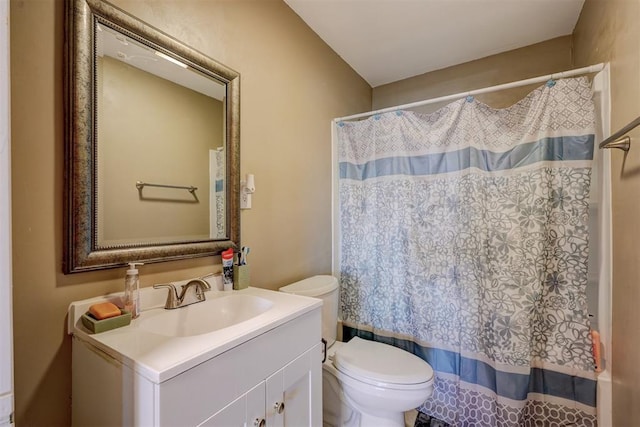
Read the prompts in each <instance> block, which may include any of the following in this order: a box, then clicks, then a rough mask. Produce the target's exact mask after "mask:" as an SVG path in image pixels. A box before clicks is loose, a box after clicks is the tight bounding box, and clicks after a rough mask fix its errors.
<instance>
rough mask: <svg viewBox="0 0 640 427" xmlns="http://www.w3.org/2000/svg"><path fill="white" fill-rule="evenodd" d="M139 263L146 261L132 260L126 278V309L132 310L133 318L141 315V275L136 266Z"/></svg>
mask: <svg viewBox="0 0 640 427" xmlns="http://www.w3.org/2000/svg"><path fill="white" fill-rule="evenodd" d="M138 265H144V263H142V262H130V263H129V269H128V270H127V275H126V276H125V278H124V309H125V310H127V311H129V312H131V318H132V319H135V318H137V317H138V316H139V315H140V300H139V293H140V276H139V275H138V269H137V268H136V266H138Z"/></svg>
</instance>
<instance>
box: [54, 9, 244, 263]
mask: <svg viewBox="0 0 640 427" xmlns="http://www.w3.org/2000/svg"><path fill="white" fill-rule="evenodd" d="M66 13H67V16H66V53H67V56H66V67H67V68H66V74H65V82H66V99H65V104H66V135H65V170H66V175H65V215H64V218H65V233H64V234H65V246H64V263H63V270H64V272H65V273H75V272H81V271H90V270H98V269H104V268H112V267H118V266H123V265H125V264H126V263H127V262H131V261H142V262H159V261H165V260H176V259H183V258H191V257H197V256H207V255H217V254H219V253H220V252H221V251H222V250H224V249H226V248H229V247H236V248H237V246H238V244H239V237H240V228H239V191H240V190H239V186H240V177H239V164H240V159H239V156H240V147H239V145H240V142H239V125H240V122H239V120H240V118H239V115H240V105H239V103H240V95H239V80H240V76H239V74H238V73H237V72H235V71H233V70H231V69H229V68H227V67H226V66H224V65H222V64H220V63H218V62H217V61H215V60H213V59H211V58H209V57H207V56H206V55H204V54H202V53H200V52H198V51H196V50H194V49H192V48H190V47H188V46H186V45H184V44H183V43H181V42H179V41H177V40H175V39H173V38H172V37H170V36H168V35H166V34H164V33H163V32H161V31H159V30H157V29H155V28H153V27H151V26H149V25H148V24H146V23H144V22H142V21H140V20H138V19H136V18H134V17H132V16H131V15H128V14H127V13H126V12H124V11H122V10H120V9H118V8H117V7H115V6H113V5H111V4H109V3H107V2H105V1H101V0H68V1H67V12H66Z"/></svg>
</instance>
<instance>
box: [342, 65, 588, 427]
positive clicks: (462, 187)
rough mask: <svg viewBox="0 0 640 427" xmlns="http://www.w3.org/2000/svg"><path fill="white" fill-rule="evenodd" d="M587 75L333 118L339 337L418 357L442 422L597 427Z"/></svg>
mask: <svg viewBox="0 0 640 427" xmlns="http://www.w3.org/2000/svg"><path fill="white" fill-rule="evenodd" d="M594 129H595V113H594V106H593V102H592V91H591V87H590V84H589V81H588V79H587V78H585V77H582V78H577V79H564V80H559V81H557V82H552V83H550V84H547V85H544V86H542V87H540V88H538V89H536V90H534V91H533V92H532V93H531V94H529V95H528V96H527V97H526V98H525V99H523V100H521V101H520V102H518V103H516V104H515V105H513V106H511V107H509V108H506V109H500V110H496V109H492V108H490V107H489V106H487V105H484V104H482V103H480V102H478V101H476V100H473V99H466V100H465V99H463V100H459V101H457V102H454V103H452V104H449V105H448V106H446V107H444V108H442V109H440V110H438V111H436V112H435V113H431V114H419V113H415V112H409V111H399V112H392V113H387V114H383V115H378V116H374V117H371V118H369V119H367V120H362V121H356V122H342V123H339V124H338V126H337V129H336V133H337V137H338V152H339V162H340V181H339V197H340V202H339V203H340V214H339V215H340V224H341V225H340V276H341V278H340V281H341V305H342V307H341V309H342V317H343V321H344V325H345V333H346V336H347V337H348V336H355V335H358V336H361V337H364V338H368V339H376V340H379V341H382V342H387V343H390V344H393V345H396V346H399V347H402V348H405V349H406V350H408V351H411V352H413V353H415V354H417V355H419V356H420V357H422V358H423V359H425V360H426V361H427V362H429V363H430V364H431V366H432V367H433V368H434V371H435V373H436V381H435V391H434V394H433V396H432V397H431V398H430V399H429V400H427V402H425V404H424V405H423V406H422V408H421V410H422V411H423V412H425V413H427V414H429V415H432V416H435V417H437V418H439V419H442V420H444V421H446V422H447V423H449V424H452V425H454V426H483V427H484V426H537V425H545V426H546V425H576V426H593V425H595V424H596V411H595V402H596V399H595V389H596V383H595V374H594V372H593V358H592V350H591V341H590V326H589V319H588V313H587V301H586V284H587V257H588V230H587V224H588V212H589V205H588V203H589V188H590V175H591V159H592V157H593V146H594V139H595V136H594V133H595V131H594Z"/></svg>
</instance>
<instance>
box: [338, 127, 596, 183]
mask: <svg viewBox="0 0 640 427" xmlns="http://www.w3.org/2000/svg"><path fill="white" fill-rule="evenodd" d="M594 139H595V136H594V135H593V134H591V135H581V136H561V137H556V138H543V139H541V140H539V141H534V142H529V143H525V144H522V145H518V146H516V147H514V148H512V149H511V150H508V151H506V152H503V153H496V152H492V151H489V150H479V149H477V148H475V147H466V148H463V149H461V150H455V151H450V152H446V153H434V154H423V155H419V156H398V157H385V158H382V159H376V160H371V161H369V162H366V163H363V164H354V163H351V162H340V179H356V180H362V181H363V180H365V179H370V178H377V177H382V176H390V175H412V176H417V175H438V174H442V173H448V172H456V171H461V170H463V169H468V168H471V167H473V168H477V169H480V170H483V171H486V172H496V171H504V170H510V169H513V168H518V167H524V166H529V165H533V164H535V163H538V162H543V161H554V160H562V161H569V160H591V159H593V141H594Z"/></svg>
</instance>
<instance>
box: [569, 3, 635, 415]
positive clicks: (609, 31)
mask: <svg viewBox="0 0 640 427" xmlns="http://www.w3.org/2000/svg"><path fill="white" fill-rule="evenodd" d="M574 58H575V65H576V66H579V67H581V66H585V65H589V64H595V63H598V62H604V61H609V62H610V63H611V130H612V131H616V130H618V129H620V128H621V127H622V126H624V125H626V124H627V123H629V122H630V121H632V120H633V119H635V118H636V117H638V115H639V114H640V96H638V94H640V1H638V0H624V1H614V0H607V1H603V0H587V1H586V2H585V5H584V7H583V10H582V14H581V15H580V19H579V21H578V24H577V26H576V29H575V31H574ZM630 135H631V137H632V138H634V141H633V142H632V147H631V151H629V153H628V155H627V156H626V159H625V157H624V156H623V155H622V153H621V152H618V151H616V150H613V152H612V153H611V158H612V165H611V171H612V187H613V188H612V190H613V200H612V202H613V203H612V205H613V206H612V212H613V286H612V288H613V312H612V315H613V323H612V329H613V331H612V332H613V335H612V353H613V361H612V371H613V425H614V426H637V425H640V405H639V404H638V403H639V402H640V364H639V363H638V352H640V333H638V330H639V329H638V325H640V310H639V309H638V307H639V306H640V280H639V278H640V228H639V227H638V226H637V225H636V224H637V221H638V219H639V218H640V202H639V200H640V198H639V197H638V195H640V149H639V148H640V147H638V146H637V144H638V142H639V141H640V138H639V137H640V129H636V130H634V131H632V132H631V134H630Z"/></svg>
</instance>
